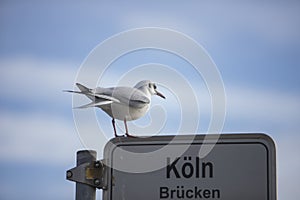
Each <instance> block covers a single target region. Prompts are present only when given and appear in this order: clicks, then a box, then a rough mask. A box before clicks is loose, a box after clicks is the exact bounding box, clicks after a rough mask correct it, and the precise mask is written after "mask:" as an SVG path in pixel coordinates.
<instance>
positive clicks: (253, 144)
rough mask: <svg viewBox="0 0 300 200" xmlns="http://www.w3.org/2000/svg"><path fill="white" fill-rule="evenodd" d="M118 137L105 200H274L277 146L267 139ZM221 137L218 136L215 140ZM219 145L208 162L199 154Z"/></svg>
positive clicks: (109, 155)
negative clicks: (206, 148)
mask: <svg viewBox="0 0 300 200" xmlns="http://www.w3.org/2000/svg"><path fill="white" fill-rule="evenodd" d="M192 137H193V136H180V137H178V136H177V137H175V138H174V136H157V137H151V138H114V139H113V140H112V141H111V142H109V143H108V144H107V145H106V148H105V155H104V160H105V162H106V165H107V166H108V167H107V168H106V177H105V181H106V184H107V189H106V190H104V191H103V199H104V200H106V199H107V200H108V199H109V200H120V199H129V200H153V199H157V200H173V199H185V200H189V199H222V200H254V199H255V200H275V199H276V167H275V163H276V162H275V145H274V143H273V141H272V139H271V138H270V137H268V136H266V135H264V134H224V135H221V137H220V138H219V140H218V141H217V143H215V144H214V142H212V141H213V140H214V137H213V136H212V137H211V140H204V136H203V135H198V136H196V137H195V138H194V140H191V138H192ZM216 137H217V136H216ZM211 145H214V146H213V148H212V150H211V151H210V152H209V153H208V154H207V155H206V156H205V157H203V158H201V157H200V156H199V150H200V149H201V148H203V147H206V146H207V147H210V146H211Z"/></svg>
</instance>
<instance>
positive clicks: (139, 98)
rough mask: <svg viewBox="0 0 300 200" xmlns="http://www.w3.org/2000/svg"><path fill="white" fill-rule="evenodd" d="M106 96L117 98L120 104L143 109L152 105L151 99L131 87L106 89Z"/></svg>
mask: <svg viewBox="0 0 300 200" xmlns="http://www.w3.org/2000/svg"><path fill="white" fill-rule="evenodd" d="M103 94H104V95H107V96H110V97H113V98H116V99H117V100H119V103H121V104H125V105H129V106H131V107H143V106H145V104H149V103H150V99H149V98H148V97H147V96H146V95H145V94H144V93H143V92H141V91H140V90H138V89H136V88H130V87H116V88H105V91H103Z"/></svg>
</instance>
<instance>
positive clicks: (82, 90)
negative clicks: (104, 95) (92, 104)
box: [76, 83, 90, 92]
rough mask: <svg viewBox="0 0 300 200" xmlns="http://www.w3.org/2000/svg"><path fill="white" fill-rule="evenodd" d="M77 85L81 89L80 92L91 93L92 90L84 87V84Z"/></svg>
mask: <svg viewBox="0 0 300 200" xmlns="http://www.w3.org/2000/svg"><path fill="white" fill-rule="evenodd" d="M76 85H77V87H78V88H79V90H80V91H81V92H88V91H90V88H88V87H85V86H84V85H82V84H80V83H76Z"/></svg>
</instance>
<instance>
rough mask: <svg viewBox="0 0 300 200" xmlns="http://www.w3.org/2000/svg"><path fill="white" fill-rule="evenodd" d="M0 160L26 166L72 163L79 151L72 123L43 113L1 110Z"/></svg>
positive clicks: (79, 146) (78, 143)
mask: <svg viewBox="0 0 300 200" xmlns="http://www.w3.org/2000/svg"><path fill="white" fill-rule="evenodd" d="M0 122H1V123H0V129H1V134H0V141H1V142H0V144H1V145H0V159H1V161H2V162H4V161H19V162H25V163H28V162H29V163H30V162H32V163H35V162H39V163H51V164H54V163H59V164H66V163H73V160H74V152H75V151H76V149H79V148H82V146H81V145H80V142H79V140H78V137H77V134H76V130H75V128H74V125H73V123H72V121H70V120H66V119H64V118H62V117H59V116H51V115H47V114H46V113H22V112H11V111H4V112H3V111H2V112H1V114H0Z"/></svg>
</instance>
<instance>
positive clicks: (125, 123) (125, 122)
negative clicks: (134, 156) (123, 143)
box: [124, 118, 134, 138]
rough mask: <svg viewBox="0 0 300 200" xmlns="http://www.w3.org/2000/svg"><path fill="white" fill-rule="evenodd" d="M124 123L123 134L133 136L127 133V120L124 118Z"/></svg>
mask: <svg viewBox="0 0 300 200" xmlns="http://www.w3.org/2000/svg"><path fill="white" fill-rule="evenodd" d="M124 125H125V131H126V132H125V135H126V136H127V137H133V138H134V136H132V135H130V134H129V133H128V127H127V121H126V118H125V119H124Z"/></svg>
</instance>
